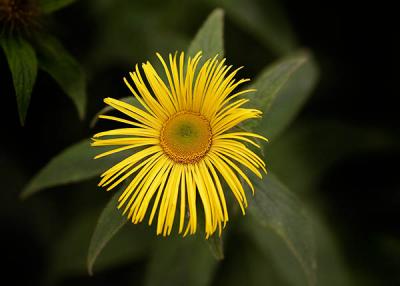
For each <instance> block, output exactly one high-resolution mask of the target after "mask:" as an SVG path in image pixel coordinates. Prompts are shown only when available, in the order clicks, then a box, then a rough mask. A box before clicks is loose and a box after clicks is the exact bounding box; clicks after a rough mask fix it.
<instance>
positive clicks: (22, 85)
mask: <svg viewBox="0 0 400 286" xmlns="http://www.w3.org/2000/svg"><path fill="white" fill-rule="evenodd" d="M0 44H1V46H2V47H3V50H4V53H5V55H6V58H7V61H8V65H9V67H10V70H11V75H12V78H13V83H14V88H15V94H16V96H17V104H18V111H19V118H20V121H21V124H22V125H23V124H24V123H25V118H26V113H27V111H28V106H29V102H30V100H31V93H32V89H33V85H34V84H35V80H36V75H37V70H38V65H37V59H36V54H35V51H34V50H33V48H32V46H31V45H30V44H29V43H28V42H27V41H25V40H24V39H22V38H20V37H1V39H0Z"/></svg>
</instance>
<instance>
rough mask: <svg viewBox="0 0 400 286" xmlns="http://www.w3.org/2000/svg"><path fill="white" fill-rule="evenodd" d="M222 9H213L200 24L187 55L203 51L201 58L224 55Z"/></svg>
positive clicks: (221, 56)
mask: <svg viewBox="0 0 400 286" xmlns="http://www.w3.org/2000/svg"><path fill="white" fill-rule="evenodd" d="M223 30H224V11H223V10H221V9H215V10H214V11H213V12H212V13H211V14H210V16H208V18H207V20H206V21H205V22H204V24H203V25H202V26H201V28H200V29H199V31H198V32H197V34H196V36H195V37H194V39H193V40H192V42H191V43H190V46H189V49H188V55H189V56H194V55H195V54H196V53H197V52H199V51H202V52H203V59H208V58H213V57H215V56H216V55H217V54H218V55H219V57H220V58H223V57H224V36H223V32H224V31H223Z"/></svg>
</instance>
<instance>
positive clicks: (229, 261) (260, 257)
mask: <svg viewBox="0 0 400 286" xmlns="http://www.w3.org/2000/svg"><path fill="white" fill-rule="evenodd" d="M246 218H247V217H246ZM246 223H247V219H246ZM241 229H243V228H241ZM232 236H233V237H235V241H234V244H233V243H232V244H231V245H232V246H231V248H229V249H228V250H227V255H226V259H225V260H224V262H223V263H222V264H221V265H220V267H219V268H218V272H217V274H216V275H215V276H216V277H215V281H213V285H229V286H236V285H237V286H243V285H251V286H265V285H273V286H287V284H286V283H283V281H284V279H283V277H281V275H280V274H281V273H279V271H277V269H275V268H276V266H275V263H274V261H273V260H272V259H271V257H270V256H269V255H265V253H264V252H263V251H260V248H259V247H257V246H256V245H255V244H254V243H253V242H252V241H251V240H250V238H247V237H246V235H245V234H244V233H242V232H239V233H235V234H233V235H232ZM238 250H240V251H238Z"/></svg>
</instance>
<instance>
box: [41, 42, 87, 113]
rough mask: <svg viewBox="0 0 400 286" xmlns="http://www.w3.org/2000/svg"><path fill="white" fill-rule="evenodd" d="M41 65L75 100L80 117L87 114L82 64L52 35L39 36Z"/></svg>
mask: <svg viewBox="0 0 400 286" xmlns="http://www.w3.org/2000/svg"><path fill="white" fill-rule="evenodd" d="M36 40H37V42H36V45H37V53H38V60H39V66H40V68H42V69H43V70H45V71H46V72H48V73H49V74H50V76H51V77H53V78H54V79H55V81H56V82H57V83H58V84H59V85H60V87H61V88H62V89H63V91H64V92H65V93H66V94H67V95H68V96H69V97H70V98H71V99H72V101H73V102H74V104H75V106H76V108H77V110H78V114H79V116H80V118H83V117H84V115H85V107H86V79H85V73H84V71H83V69H82V67H81V66H80V64H79V63H78V62H77V61H76V60H75V59H74V58H73V57H72V56H71V55H70V54H69V53H68V51H67V50H65V49H64V47H63V46H62V44H61V43H60V42H59V41H58V40H57V39H56V38H54V37H51V36H50V35H45V34H41V35H38V36H37V39H36Z"/></svg>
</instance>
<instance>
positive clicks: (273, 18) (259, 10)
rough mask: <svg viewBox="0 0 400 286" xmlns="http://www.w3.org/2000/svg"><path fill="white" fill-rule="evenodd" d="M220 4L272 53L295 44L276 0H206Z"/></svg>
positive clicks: (279, 52)
mask: <svg viewBox="0 0 400 286" xmlns="http://www.w3.org/2000/svg"><path fill="white" fill-rule="evenodd" d="M209 1H211V2H214V3H215V4H218V5H221V6H222V8H224V9H225V11H226V13H227V15H228V16H229V17H230V18H232V20H233V21H235V22H236V23H237V24H238V25H239V26H240V27H242V28H243V29H245V30H246V31H249V32H250V33H251V34H253V35H254V36H255V37H257V38H258V39H259V40H260V41H261V42H262V43H264V45H265V46H266V47H267V48H268V49H270V50H271V51H272V52H273V53H274V54H276V55H284V54H287V53H289V52H291V51H293V50H294V49H295V48H296V46H297V43H296V42H297V41H296V37H295V35H294V33H293V30H292V28H291V26H290V23H289V21H288V19H287V16H286V15H285V13H284V11H283V9H282V7H281V3H280V1H277V0H264V1H257V0H209Z"/></svg>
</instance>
